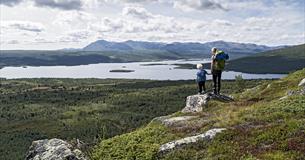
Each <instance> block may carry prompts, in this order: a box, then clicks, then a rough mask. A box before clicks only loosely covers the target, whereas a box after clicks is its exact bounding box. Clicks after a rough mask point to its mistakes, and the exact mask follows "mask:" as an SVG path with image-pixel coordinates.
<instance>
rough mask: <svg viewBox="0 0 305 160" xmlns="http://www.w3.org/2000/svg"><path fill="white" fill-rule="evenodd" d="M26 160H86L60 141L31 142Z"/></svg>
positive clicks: (80, 153)
mask: <svg viewBox="0 0 305 160" xmlns="http://www.w3.org/2000/svg"><path fill="white" fill-rule="evenodd" d="M25 159H26V160H86V159H87V158H85V156H84V154H83V153H82V152H81V151H80V150H79V149H76V148H73V146H72V145H71V144H69V143H68V142H66V141H63V140H61V139H57V138H54V139H44V140H38V141H33V142H32V145H31V146H30V148H29V151H28V153H27V155H26V158H25Z"/></svg>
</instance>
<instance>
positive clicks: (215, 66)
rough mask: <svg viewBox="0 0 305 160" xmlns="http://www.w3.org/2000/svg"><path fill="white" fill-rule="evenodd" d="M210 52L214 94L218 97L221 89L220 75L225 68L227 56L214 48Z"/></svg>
mask: <svg viewBox="0 0 305 160" xmlns="http://www.w3.org/2000/svg"><path fill="white" fill-rule="evenodd" d="M211 51H212V58H211V59H212V62H211V73H212V75H213V87H214V94H217V95H219V94H220V88H221V74H222V71H223V70H224V68H225V63H226V60H228V59H229V56H228V55H227V54H225V53H224V52H223V51H221V50H218V49H217V48H215V47H213V48H212V50H211Z"/></svg>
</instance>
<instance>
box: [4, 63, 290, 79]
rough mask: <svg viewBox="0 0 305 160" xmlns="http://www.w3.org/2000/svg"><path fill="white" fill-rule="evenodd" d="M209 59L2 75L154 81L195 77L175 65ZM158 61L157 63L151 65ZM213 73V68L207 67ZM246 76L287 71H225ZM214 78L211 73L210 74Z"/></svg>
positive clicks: (267, 76)
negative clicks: (255, 72)
mask: <svg viewBox="0 0 305 160" xmlns="http://www.w3.org/2000/svg"><path fill="white" fill-rule="evenodd" d="M208 62H209V60H208V59H205V60H201V61H199V60H175V61H158V62H133V63H99V64H89V65H79V66H41V67H31V66H27V67H5V68H2V69H0V77H1V78H7V79H16V78H124V79H126V78H128V79H151V80H188V79H195V75H196V72H197V70H194V69H193V70H190V69H175V67H177V66H176V65H173V64H177V63H180V64H183V63H190V64H198V63H208ZM150 64H155V65H150ZM161 64H163V65H161ZM111 70H130V71H132V72H110V71H111ZM207 71H208V72H210V70H207ZM240 74H241V75H242V77H243V78H244V79H273V78H281V77H283V76H285V74H247V73H241V72H234V71H228V72H223V79H235V76H236V75H240ZM207 78H208V79H211V76H210V75H209V76H207Z"/></svg>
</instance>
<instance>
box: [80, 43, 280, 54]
mask: <svg viewBox="0 0 305 160" xmlns="http://www.w3.org/2000/svg"><path fill="white" fill-rule="evenodd" d="M212 47H217V48H219V49H221V50H224V51H225V52H228V53H230V54H231V55H233V58H237V57H241V56H247V55H249V54H255V53H259V52H264V51H269V50H273V49H277V48H281V46H279V47H269V46H265V45H256V44H251V43H236V42H225V41H214V42H207V43H198V42H185V43H182V42H174V43H161V42H145V41H132V40H128V41H125V42H109V41H106V40H98V41H96V42H93V43H91V44H89V45H88V46H86V47H84V48H83V50H84V51H118V52H130V51H134V52H137V51H150V52H154V51H158V52H160V51H163V52H170V53H173V54H176V55H179V56H183V57H185V56H186V57H188V58H198V57H209V56H210V50H211V48H212Z"/></svg>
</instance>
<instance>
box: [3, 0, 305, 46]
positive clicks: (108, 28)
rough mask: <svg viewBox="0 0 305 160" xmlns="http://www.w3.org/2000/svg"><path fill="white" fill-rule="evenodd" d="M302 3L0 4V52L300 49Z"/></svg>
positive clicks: (304, 36)
mask: <svg viewBox="0 0 305 160" xmlns="http://www.w3.org/2000/svg"><path fill="white" fill-rule="evenodd" d="M304 3H305V1H304V0H0V50H12V49H24V50H30V49H33V50H55V49H62V48H82V47H85V46H86V45H88V44H89V43H91V42H94V41H96V40H100V39H104V40H108V41H126V40H137V41H153V42H167V43H171V42H202V43H204V42H210V41H218V40H223V41H230V42H240V43H256V44H263V45H269V46H277V45H296V44H302V43H305V4H304Z"/></svg>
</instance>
